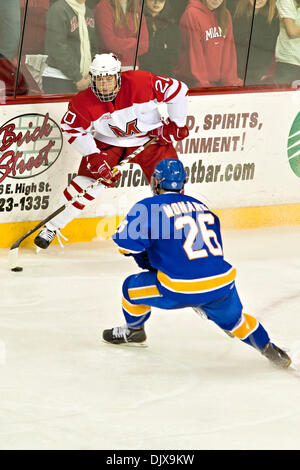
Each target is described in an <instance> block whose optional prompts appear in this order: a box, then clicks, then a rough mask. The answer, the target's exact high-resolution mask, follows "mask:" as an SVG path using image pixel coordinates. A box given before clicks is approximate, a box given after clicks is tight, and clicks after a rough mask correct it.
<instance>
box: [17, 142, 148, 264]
mask: <svg viewBox="0 0 300 470" xmlns="http://www.w3.org/2000/svg"><path fill="white" fill-rule="evenodd" d="M155 140H156V137H153V138H152V139H150V140H148V142H146V143H145V144H143V145H141V146H140V147H138V148H137V149H136V150H134V152H132V153H131V154H130V155H128V157H126V158H124V160H122V161H121V162H120V163H119V164H118V165H117V166H115V167H114V168H113V169H112V172H113V173H115V172H117V171H118V170H119V168H120V167H122V166H123V165H125V164H126V163H128V162H130V161H131V160H133V158H134V157H136V155H138V154H139V153H141V152H143V150H145V149H146V148H147V147H148V146H149V145H150V144H152V143H153V142H155ZM103 181H105V180H104V179H103V178H99V179H98V180H95V181H94V182H93V183H92V184H90V185H89V186H87V188H85V190H83V191H82V192H81V193H79V194H77V195H76V196H74V197H73V198H72V199H70V201H68V202H66V203H65V204H64V205H63V206H61V207H59V208H58V209H56V211H54V212H53V213H52V214H50V215H48V217H46V218H45V219H43V220H42V221H41V222H40V223H39V224H37V225H36V226H35V227H33V228H32V229H31V230H29V232H27V233H25V235H23V236H22V237H21V238H19V239H18V240H17V241H15V243H14V244H13V245H12V246H11V248H10V253H9V266H10V269H11V271H15V272H19V271H23V268H22V267H21V266H17V261H18V251H19V246H20V244H21V243H22V241H23V240H25V239H26V238H28V237H29V236H30V235H32V234H33V233H34V232H36V231H37V230H38V229H39V228H41V227H42V226H43V225H45V224H46V223H47V222H49V221H50V220H52V219H54V217H56V216H57V215H58V214H60V213H61V212H62V211H64V210H65V209H66V208H67V207H69V206H70V205H71V204H73V203H74V202H75V201H77V200H78V199H79V198H81V197H82V196H84V195H85V194H86V193H87V191H89V190H90V189H93V188H95V186H98V184H99V183H102V182H103Z"/></svg>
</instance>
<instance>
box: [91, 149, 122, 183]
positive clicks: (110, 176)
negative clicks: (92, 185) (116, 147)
mask: <svg viewBox="0 0 300 470" xmlns="http://www.w3.org/2000/svg"><path fill="white" fill-rule="evenodd" d="M105 157H107V153H105V152H101V153H92V154H91V155H87V157H86V163H87V165H86V167H87V169H88V170H89V171H90V173H91V174H92V175H93V177H94V178H95V179H99V178H103V182H102V183H103V184H104V185H105V186H109V187H110V188H113V187H114V183H115V182H116V181H118V180H119V179H120V178H121V173H120V172H119V170H116V171H114V172H112V170H111V168H110V166H109V165H108V164H107V163H106V161H105Z"/></svg>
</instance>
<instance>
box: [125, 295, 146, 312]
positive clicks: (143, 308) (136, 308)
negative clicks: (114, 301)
mask: <svg viewBox="0 0 300 470" xmlns="http://www.w3.org/2000/svg"><path fill="white" fill-rule="evenodd" d="M122 305H123V307H124V308H125V310H126V311H127V312H128V313H130V314H131V315H135V316H139V315H145V313H147V312H149V311H150V307H149V306H148V305H133V304H131V303H129V302H128V301H127V300H126V299H125V298H124V297H123V298H122Z"/></svg>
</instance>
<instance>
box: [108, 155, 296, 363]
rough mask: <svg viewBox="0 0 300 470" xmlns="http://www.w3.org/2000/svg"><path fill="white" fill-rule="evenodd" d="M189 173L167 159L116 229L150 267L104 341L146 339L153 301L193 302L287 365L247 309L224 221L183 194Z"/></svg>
mask: <svg viewBox="0 0 300 470" xmlns="http://www.w3.org/2000/svg"><path fill="white" fill-rule="evenodd" d="M185 179H186V174H185V170H184V167H183V165H182V163H181V162H180V161H179V160H175V159H165V160H162V161H161V162H160V163H159V164H158V165H157V166H156V168H155V171H154V174H153V176H152V180H151V187H152V191H153V193H154V196H152V197H149V198H146V199H143V200H142V201H140V202H138V203H137V204H135V205H134V206H133V207H132V209H131V210H130V212H129V213H128V214H127V216H126V218H125V219H124V220H123V222H122V223H121V224H120V226H119V227H118V229H117V231H116V233H115V234H114V235H113V240H114V242H115V243H116V244H117V245H118V246H119V250H120V251H121V253H123V254H124V255H125V256H132V257H133V258H134V259H135V261H136V262H137V264H138V265H139V267H141V268H142V269H143V271H142V272H140V273H139V274H134V275H132V276H129V277H128V278H127V279H126V280H125V281H124V284H123V299H122V307H123V314H124V316H125V320H126V325H125V326H122V327H116V328H112V329H109V330H104V331H103V339H104V340H105V341H106V342H108V343H113V344H127V343H130V344H132V345H138V344H142V343H143V342H144V341H145V340H146V333H145V329H144V324H145V322H146V321H147V320H148V319H149V317H150V315H151V306H153V307H158V308H161V309H179V308H184V307H193V308H194V310H196V311H197V312H198V313H203V312H204V314H205V315H206V316H207V318H208V319H209V320H212V321H213V322H214V323H216V324H217V325H218V326H219V327H220V328H222V329H223V330H224V331H225V332H226V333H227V334H229V335H230V336H233V337H237V338H238V339H240V340H241V341H243V342H244V343H247V344H248V345H250V346H252V347H254V348H256V349H257V350H258V351H260V352H261V353H262V354H263V355H264V356H266V357H267V358H268V359H269V360H270V361H272V362H273V363H274V364H276V365H278V366H280V367H282V368H286V367H288V366H289V365H290V363H291V359H290V358H289V356H288V355H287V353H286V352H285V351H282V350H281V349H280V348H279V347H277V346H276V345H274V344H273V343H272V342H271V341H270V338H269V335H268V333H267V331H266V330H265V329H264V327H263V326H262V325H261V323H260V322H259V321H258V320H257V319H256V318H255V317H253V316H251V315H248V314H246V313H243V306H242V304H241V301H240V299H239V296H238V293H237V290H236V287H235V276H236V270H235V268H234V267H233V266H231V265H230V264H229V263H228V262H227V261H225V260H224V257H223V245H222V238H221V233H220V222H219V219H218V217H217V216H216V215H215V214H213V213H212V212H211V211H210V210H209V209H208V208H207V207H206V205H204V204H203V203H202V202H200V201H198V200H197V199H195V198H193V197H191V196H187V195H185V194H183V188H184V183H185Z"/></svg>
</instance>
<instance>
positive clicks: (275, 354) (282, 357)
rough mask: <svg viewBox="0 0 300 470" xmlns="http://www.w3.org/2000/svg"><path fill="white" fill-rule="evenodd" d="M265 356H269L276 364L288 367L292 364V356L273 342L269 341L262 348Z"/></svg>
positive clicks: (284, 367)
mask: <svg viewBox="0 0 300 470" xmlns="http://www.w3.org/2000/svg"><path fill="white" fill-rule="evenodd" d="M261 353H262V354H263V356H265V357H267V358H268V359H269V360H270V361H271V362H273V363H274V364H275V365H276V366H278V367H282V368H283V369H286V368H288V367H289V366H290V364H291V362H292V361H291V358H290V357H289V356H288V355H287V353H286V352H285V351H282V349H280V348H278V346H275V344H273V343H267V344H266V346H265V347H264V348H263V349H262V350H261Z"/></svg>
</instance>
